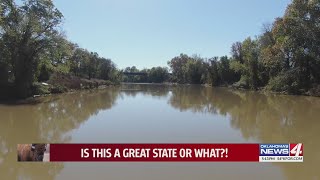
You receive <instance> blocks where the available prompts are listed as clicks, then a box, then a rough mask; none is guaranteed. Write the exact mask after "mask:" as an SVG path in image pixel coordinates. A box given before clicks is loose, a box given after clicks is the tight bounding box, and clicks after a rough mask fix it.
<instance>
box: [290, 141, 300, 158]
mask: <svg viewBox="0 0 320 180" xmlns="http://www.w3.org/2000/svg"><path fill="white" fill-rule="evenodd" d="M290 156H303V145H302V143H298V144H290Z"/></svg>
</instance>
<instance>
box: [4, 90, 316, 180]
mask: <svg viewBox="0 0 320 180" xmlns="http://www.w3.org/2000/svg"><path fill="white" fill-rule="evenodd" d="M32 142H47V143H288V142H302V143H304V162H303V163H155V162H154V163H17V162H16V159H17V158H16V145H17V144H18V143H32ZM319 163H320V98H316V97H305V96H284V95H275V94H261V93H258V92H249V91H234V90H230V89H226V88H211V87H202V86H195V85H194V86H193V85H191V86H182V85H181V86H166V85H152V84H136V85H133V84H131V85H130V84H127V85H122V86H121V87H109V88H107V89H103V90H92V91H83V92H76V93H71V94H62V95H54V96H49V97H44V98H41V99H40V103H37V104H32V105H4V104H2V105H0V179H3V180H7V179H9V180H10V179H41V180H44V179H90V178H94V179H112V180H113V179H137V180H141V179H159V180H163V179H190V180H194V179H208V180H209V179H210V180H212V179H223V180H225V179H230V180H235V179H245V180H247V179H266V180H270V179H275V180H278V179H279V180H301V179H303V180H305V179H306V180H307V179H310V180H318V179H320V168H319Z"/></svg>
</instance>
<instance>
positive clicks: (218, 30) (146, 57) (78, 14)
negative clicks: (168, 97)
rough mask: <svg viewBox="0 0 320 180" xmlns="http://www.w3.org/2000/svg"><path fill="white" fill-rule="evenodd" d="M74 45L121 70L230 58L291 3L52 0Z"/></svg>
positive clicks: (281, 0) (255, 0)
mask: <svg viewBox="0 0 320 180" xmlns="http://www.w3.org/2000/svg"><path fill="white" fill-rule="evenodd" d="M53 1H54V3H55V5H56V6H57V8H58V9H59V10H60V11H61V12H62V13H63V15H64V17H65V20H64V23H63V29H64V31H65V33H66V35H67V37H68V39H69V40H71V41H72V42H75V43H78V44H79V45H80V46H81V47H83V48H87V49H88V50H90V51H94V52H98V53H99V54H100V56H103V57H106V58H111V59H112V60H113V61H114V62H115V63H116V64H117V65H118V67H119V68H125V67H127V66H133V65H135V66H136V67H137V68H139V69H142V68H150V67H153V66H167V61H169V60H170V59H171V58H173V57H175V56H178V55H179V54H180V53H186V54H188V55H192V54H199V55H201V56H202V57H213V56H223V55H230V47H231V44H232V43H233V42H236V41H242V40H244V39H245V38H246V37H248V36H252V37H253V36H255V35H258V34H260V33H261V29H262V25H263V24H264V23H272V22H273V20H274V19H275V18H276V17H279V16H282V15H283V14H284V11H285V9H286V6H287V5H288V4H289V3H290V2H291V0H241V1H240V0H78V1H71V0H53Z"/></svg>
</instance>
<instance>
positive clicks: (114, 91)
mask: <svg viewBox="0 0 320 180" xmlns="http://www.w3.org/2000/svg"><path fill="white" fill-rule="evenodd" d="M118 92H119V88H109V90H96V91H91V92H80V93H73V94H66V95H59V96H51V97H48V98H43V99H42V103H40V104H35V105H19V106H6V105H0V115H1V121H0V174H1V179H41V180H42V179H55V176H56V175H57V174H58V173H59V172H60V171H61V170H62V169H63V164H62V163H55V164H53V163H52V164H46V163H45V164H39V163H38V164H32V165H30V164H29V163H17V162H16V161H17V156H16V148H17V144H19V143H30V142H50V143H54V142H59V143H67V142H70V141H71V135H70V134H69V133H70V132H71V131H72V130H74V129H77V128H79V126H80V125H81V124H82V123H84V122H85V121H86V120H88V119H89V117H90V116H92V115H95V114H97V113H98V112H99V111H100V110H104V109H109V108H111V107H112V106H113V105H114V104H115V102H116V99H117V97H118V94H119V93H118Z"/></svg>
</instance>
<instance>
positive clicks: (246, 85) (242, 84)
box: [233, 75, 249, 89]
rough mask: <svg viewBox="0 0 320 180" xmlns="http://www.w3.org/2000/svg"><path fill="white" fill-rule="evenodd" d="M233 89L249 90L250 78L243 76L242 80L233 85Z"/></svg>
mask: <svg viewBox="0 0 320 180" xmlns="http://www.w3.org/2000/svg"><path fill="white" fill-rule="evenodd" d="M233 87H235V88H243V89H249V78H248V76H245V75H242V76H241V79H240V80H239V81H238V82H236V83H234V84H233Z"/></svg>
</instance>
